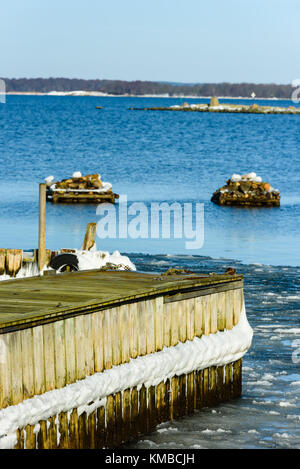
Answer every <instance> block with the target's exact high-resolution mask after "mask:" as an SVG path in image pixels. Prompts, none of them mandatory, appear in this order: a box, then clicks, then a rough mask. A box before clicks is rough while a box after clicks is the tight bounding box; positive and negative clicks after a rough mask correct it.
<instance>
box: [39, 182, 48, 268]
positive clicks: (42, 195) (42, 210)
mask: <svg viewBox="0 0 300 469" xmlns="http://www.w3.org/2000/svg"><path fill="white" fill-rule="evenodd" d="M45 264H46V184H40V187H39V257H38V267H39V271H40V272H41V271H42V270H43V268H44V267H45Z"/></svg>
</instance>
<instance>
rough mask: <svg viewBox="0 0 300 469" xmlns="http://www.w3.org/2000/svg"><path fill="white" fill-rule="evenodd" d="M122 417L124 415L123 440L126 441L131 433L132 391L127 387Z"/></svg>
mask: <svg viewBox="0 0 300 469" xmlns="http://www.w3.org/2000/svg"><path fill="white" fill-rule="evenodd" d="M122 417H123V425H122V429H123V435H122V441H123V442H125V441H126V440H127V439H128V436H129V435H131V391H130V389H126V390H125V391H123V395H122Z"/></svg>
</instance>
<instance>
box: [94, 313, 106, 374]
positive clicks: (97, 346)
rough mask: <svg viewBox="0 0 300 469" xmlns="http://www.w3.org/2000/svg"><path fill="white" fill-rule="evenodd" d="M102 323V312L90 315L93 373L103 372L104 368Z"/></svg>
mask: <svg viewBox="0 0 300 469" xmlns="http://www.w3.org/2000/svg"><path fill="white" fill-rule="evenodd" d="M103 322H104V314H103V312H102V311H98V312H97V313H93V314H92V323H93V343H94V369H95V372H100V371H103V368H104V337H103V330H104V327H103Z"/></svg>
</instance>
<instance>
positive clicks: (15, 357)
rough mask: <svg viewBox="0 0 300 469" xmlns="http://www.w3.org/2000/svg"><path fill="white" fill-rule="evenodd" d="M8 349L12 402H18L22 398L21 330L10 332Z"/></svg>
mask: <svg viewBox="0 0 300 469" xmlns="http://www.w3.org/2000/svg"><path fill="white" fill-rule="evenodd" d="M9 351H10V353H11V364H10V366H11V392H12V394H11V398H12V403H13V404H18V403H19V402H22V400H23V370H22V345H21V331H16V332H13V333H11V335H10V348H9Z"/></svg>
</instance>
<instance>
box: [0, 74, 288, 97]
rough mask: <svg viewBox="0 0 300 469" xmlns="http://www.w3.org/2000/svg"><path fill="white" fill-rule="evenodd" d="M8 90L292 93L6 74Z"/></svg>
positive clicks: (277, 88)
mask: <svg viewBox="0 0 300 469" xmlns="http://www.w3.org/2000/svg"><path fill="white" fill-rule="evenodd" d="M3 80H4V81H5V83H6V90H7V91H14V92H39V93H49V92H50V91H79V90H81V91H101V92H103V93H109V94H113V95H123V94H127V95H147V94H153V95H160V94H168V95H169V96H174V95H175V96H178V95H182V96H187V95H188V96H213V95H216V96H236V97H238V96H243V97H250V96H251V94H252V93H253V92H254V93H255V94H256V96H257V97H259V98H287V99H289V98H290V97H291V94H292V91H293V88H292V87H291V85H276V84H274V83H270V84H254V83H203V84H192V85H191V84H181V83H180V84H174V83H159V82H153V81H122V80H81V79H77V78H72V79H71V78H3Z"/></svg>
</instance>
